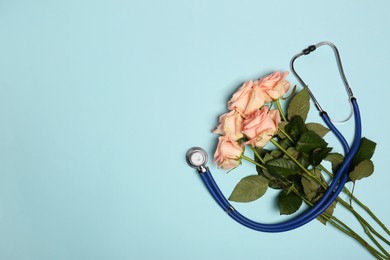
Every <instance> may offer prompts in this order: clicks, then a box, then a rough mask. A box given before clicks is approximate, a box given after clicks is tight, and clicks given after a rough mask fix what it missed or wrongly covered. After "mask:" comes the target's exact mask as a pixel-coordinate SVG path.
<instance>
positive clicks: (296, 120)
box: [285, 116, 307, 141]
mask: <svg viewBox="0 0 390 260" xmlns="http://www.w3.org/2000/svg"><path fill="white" fill-rule="evenodd" d="M285 129H286V132H287V133H288V134H289V135H290V136H291V137H292V139H293V140H294V141H297V140H298V139H299V138H300V137H301V135H302V134H303V133H304V132H306V131H307V129H306V126H305V122H303V119H302V117H301V116H294V117H293V118H292V119H291V121H290V123H288V124H287V125H286V127H285Z"/></svg>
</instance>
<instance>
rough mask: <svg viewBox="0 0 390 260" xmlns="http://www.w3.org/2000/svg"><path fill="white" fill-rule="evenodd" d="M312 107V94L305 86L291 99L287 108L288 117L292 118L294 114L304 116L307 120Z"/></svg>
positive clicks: (304, 119)
mask: <svg viewBox="0 0 390 260" xmlns="http://www.w3.org/2000/svg"><path fill="white" fill-rule="evenodd" d="M309 109H310V96H309V92H308V91H307V90H306V89H305V88H304V89H302V90H301V91H299V92H298V93H297V94H295V95H294V97H293V98H292V99H291V101H290V104H289V106H288V108H287V117H288V119H289V120H291V119H292V118H293V117H294V116H300V117H302V119H303V121H306V118H307V114H308V113H309Z"/></svg>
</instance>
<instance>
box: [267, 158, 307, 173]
mask: <svg viewBox="0 0 390 260" xmlns="http://www.w3.org/2000/svg"><path fill="white" fill-rule="evenodd" d="M265 167H266V168H267V170H268V171H269V173H270V174H272V175H274V176H282V177H287V176H289V175H292V174H297V173H298V172H299V169H300V168H299V166H298V165H296V164H295V163H294V162H293V161H292V160H289V159H286V158H277V159H273V160H270V161H268V162H267V163H266V164H265Z"/></svg>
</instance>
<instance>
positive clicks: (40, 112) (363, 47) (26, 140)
mask: <svg viewBox="0 0 390 260" xmlns="http://www.w3.org/2000/svg"><path fill="white" fill-rule="evenodd" d="M389 9H390V2H389V1H385V0H383V1H378V0H376V1H352V0H350V1H287V0H286V1H205V0H198V1H173V0H170V1H143V2H141V1H139V2H136V1H119V0H116V1H108V0H107V1H11V0H10V1H6V0H1V1H0V122H1V124H0V259H5V260H13V259H18V260H19V259H37V260H38V259H39V260H45V259H94V260H100V259H285V258H290V259H346V258H348V259H369V258H370V255H369V254H368V253H366V251H365V250H364V249H363V248H362V247H361V246H360V245H358V244H357V243H355V242H354V241H353V240H352V239H350V238H348V237H346V236H344V235H343V234H341V233H340V232H339V231H337V230H335V229H333V228H332V227H324V226H323V225H321V224H320V223H319V222H317V221H313V222H312V223H310V224H308V225H306V226H304V227H302V228H300V229H298V230H294V231H291V232H288V233H282V234H266V233H259V232H255V231H252V230H249V229H246V228H244V227H242V226H240V225H238V224H237V223H235V222H234V221H233V220H231V219H229V218H228V217H227V216H226V214H225V213H224V212H222V211H221V210H220V209H219V208H218V206H217V205H216V204H215V203H214V202H213V200H212V199H211V197H210V196H209V194H207V192H206V190H205V188H204V187H203V185H202V183H201V181H200V180H199V178H198V176H197V174H196V173H195V172H194V171H193V170H192V169H190V168H189V167H188V166H187V165H186V162H185V159H184V154H185V152H186V150H187V149H188V148H189V147H191V146H194V145H198V146H202V147H204V148H205V149H206V150H208V151H209V152H210V154H212V153H213V149H214V146H215V140H216V136H215V135H213V134H211V133H210V130H212V129H213V128H214V127H215V125H216V123H217V118H218V116H219V115H220V114H221V113H224V112H225V111H226V107H225V103H226V101H227V100H228V99H229V97H230V96H231V94H232V93H233V92H234V91H235V89H236V88H237V87H238V86H239V85H240V84H241V83H242V82H244V81H245V80H248V79H255V78H258V77H260V76H263V75H265V74H266V73H269V72H271V71H274V70H278V69H281V70H288V66H289V61H290V58H291V57H292V56H293V55H294V54H295V53H297V52H298V51H300V50H302V49H303V48H305V47H306V46H307V45H309V44H313V43H317V42H319V41H322V40H330V41H333V42H334V43H335V44H336V45H337V46H338V47H339V50H340V52H341V55H342V60H343V62H344V65H345V71H346V75H347V77H348V79H349V82H350V85H351V87H352V88H353V90H354V93H355V96H356V97H357V98H358V101H359V104H360V106H361V110H362V118H363V121H364V135H365V136H367V137H369V138H371V139H373V140H375V141H377V142H378V146H377V152H376V155H375V157H374V162H375V165H376V172H375V174H374V175H373V176H372V177H371V178H369V179H367V180H365V181H362V182H360V183H359V184H358V185H357V187H356V192H355V193H356V195H357V196H358V197H359V198H361V200H362V201H364V202H365V203H366V204H367V205H369V206H370V207H371V209H372V210H373V211H374V212H376V213H377V215H378V216H379V217H380V218H381V219H382V220H384V222H385V223H387V224H388V225H390V211H389V207H388V202H387V198H389V196H390V192H389V189H388V183H389V181H390V177H389V174H388V167H387V163H388V152H387V151H388V150H387V147H389V146H390V143H389V138H388V131H387V124H388V120H387V119H388V112H387V108H388V106H387V105H386V104H387V103H388V95H389V94H390V92H389V91H388V88H389V83H388V75H389V73H388V71H389V60H390V50H389V48H388V46H390V35H389V32H390V31H389V29H390V28H389V27H390V16H389V15H388V13H389ZM316 55H317V56H315V55H313V56H312V57H307V58H306V59H305V60H302V61H301V60H300V61H299V62H297V69H298V70H299V71H301V72H302V75H303V77H305V79H306V81H307V83H308V84H309V85H310V86H312V87H313V90H314V92H315V93H316V95H317V96H318V97H319V100H320V102H321V103H322V105H323V106H324V107H325V108H326V109H327V110H328V112H329V113H330V114H331V115H332V116H333V117H334V118H335V119H342V118H343V117H345V116H346V115H347V114H348V109H349V106H348V103H347V102H346V96H345V95H344V92H342V91H341V88H342V87H341V83H340V81H339V78H338V75H337V70H336V67H335V66H334V60H333V56H331V55H333V54H332V53H331V52H330V51H329V50H328V49H326V48H325V49H324V50H318V52H317V54H316ZM288 79H289V80H291V81H292V83H294V84H296V83H297V81H296V80H295V79H294V78H293V76H291V75H290V76H289V78H288ZM339 101H340V102H339ZM343 102H344V103H343ZM309 119H310V121H319V118H318V116H317V113H316V112H315V111H312V113H311V114H310V118H309ZM340 128H341V129H342V131H344V133H346V134H347V135H348V136H349V138H351V136H352V134H353V131H352V129H353V125H352V124H350V123H349V124H345V125H342V126H341V127H340ZM329 138H330V139H329V140H332V138H331V137H329ZM335 147H336V149H338V148H337V146H335ZM211 170H212V171H214V175H215V178H216V180H217V182H218V183H219V184H220V186H221V188H222V189H223V191H224V193H225V194H226V195H229V194H230V192H231V191H232V189H233V187H234V186H235V184H236V183H237V182H238V180H239V179H241V178H242V177H244V176H246V175H248V174H253V168H252V167H249V166H244V167H243V168H241V169H240V170H237V171H236V172H232V173H231V174H229V175H227V174H225V173H224V172H222V171H221V170H217V169H216V168H215V167H214V166H211ZM273 198H274V194H273V193H272V192H270V193H268V194H267V195H266V196H265V197H264V199H263V200H261V201H257V202H255V203H251V204H235V206H236V207H237V208H238V209H239V210H240V211H242V212H243V213H245V214H247V215H248V216H249V217H250V218H252V219H255V220H258V221H265V222H276V221H281V220H283V219H284V218H281V217H280V216H279V215H278V212H277V210H276V209H275V208H274V206H273V204H272V203H273V202H274V199H273ZM336 215H339V216H340V217H341V218H343V219H344V220H345V221H346V222H350V220H351V219H352V216H351V215H348V214H345V213H344V212H343V211H342V210H341V208H337V209H336ZM352 225H353V224H352ZM355 227H356V228H358V226H357V225H355Z"/></svg>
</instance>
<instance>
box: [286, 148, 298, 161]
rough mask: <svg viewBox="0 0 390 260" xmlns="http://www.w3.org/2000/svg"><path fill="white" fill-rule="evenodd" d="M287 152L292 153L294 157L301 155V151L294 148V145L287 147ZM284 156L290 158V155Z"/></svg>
mask: <svg viewBox="0 0 390 260" xmlns="http://www.w3.org/2000/svg"><path fill="white" fill-rule="evenodd" d="M287 153H288V154H290V155H291V156H292V157H293V158H294V159H298V156H299V152H298V151H297V150H296V149H295V148H294V147H289V148H288V149H287ZM283 157H284V158H286V159H288V158H290V157H289V156H288V155H286V154H285V155H284V156H283Z"/></svg>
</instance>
